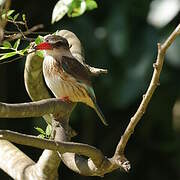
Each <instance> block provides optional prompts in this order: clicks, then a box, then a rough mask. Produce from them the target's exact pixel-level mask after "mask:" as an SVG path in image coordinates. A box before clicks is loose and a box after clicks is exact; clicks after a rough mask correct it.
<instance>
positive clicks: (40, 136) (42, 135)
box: [37, 134, 45, 139]
mask: <svg viewBox="0 0 180 180" xmlns="http://www.w3.org/2000/svg"><path fill="white" fill-rule="evenodd" d="M37 137H39V138H42V139H44V138H45V135H44V134H39V135H38V136H37Z"/></svg>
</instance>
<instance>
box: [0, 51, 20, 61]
mask: <svg viewBox="0 0 180 180" xmlns="http://www.w3.org/2000/svg"><path fill="white" fill-rule="evenodd" d="M15 55H17V53H16V52H10V53H6V54H4V55H3V56H1V57H0V60H3V59H7V58H9V57H12V56H15Z"/></svg>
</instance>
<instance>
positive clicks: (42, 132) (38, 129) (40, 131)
mask: <svg viewBox="0 0 180 180" xmlns="http://www.w3.org/2000/svg"><path fill="white" fill-rule="evenodd" d="M34 128H35V129H36V130H37V131H38V132H39V133H41V134H43V135H46V133H45V132H44V130H43V129H41V128H39V127H34Z"/></svg>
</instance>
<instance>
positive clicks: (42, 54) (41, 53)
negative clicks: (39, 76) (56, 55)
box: [36, 51, 44, 58]
mask: <svg viewBox="0 0 180 180" xmlns="http://www.w3.org/2000/svg"><path fill="white" fill-rule="evenodd" d="M36 55H38V56H39V57H41V58H43V57H44V53H43V51H36Z"/></svg>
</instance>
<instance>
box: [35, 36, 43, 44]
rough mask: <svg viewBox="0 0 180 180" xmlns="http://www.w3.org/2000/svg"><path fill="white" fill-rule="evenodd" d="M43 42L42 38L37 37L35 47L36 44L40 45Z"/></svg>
mask: <svg viewBox="0 0 180 180" xmlns="http://www.w3.org/2000/svg"><path fill="white" fill-rule="evenodd" d="M43 41H44V38H43V37H42V36H38V37H37V38H36V39H35V43H36V45H37V44H40V43H41V42H43Z"/></svg>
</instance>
